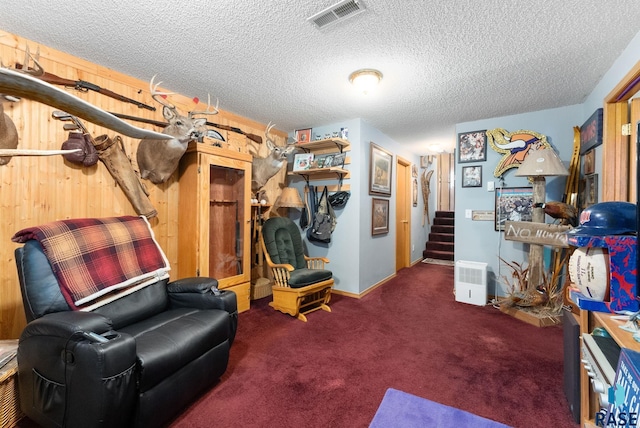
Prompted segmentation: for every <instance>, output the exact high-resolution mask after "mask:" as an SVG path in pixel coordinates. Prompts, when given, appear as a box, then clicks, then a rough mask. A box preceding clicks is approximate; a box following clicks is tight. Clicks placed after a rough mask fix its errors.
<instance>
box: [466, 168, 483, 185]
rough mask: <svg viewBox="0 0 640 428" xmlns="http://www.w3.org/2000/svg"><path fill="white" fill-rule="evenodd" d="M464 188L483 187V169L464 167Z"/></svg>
mask: <svg viewBox="0 0 640 428" xmlns="http://www.w3.org/2000/svg"><path fill="white" fill-rule="evenodd" d="M462 187H482V167H481V166H463V167H462Z"/></svg>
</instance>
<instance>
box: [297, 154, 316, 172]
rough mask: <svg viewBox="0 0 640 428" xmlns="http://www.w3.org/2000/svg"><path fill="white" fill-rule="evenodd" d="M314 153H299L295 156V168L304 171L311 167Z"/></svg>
mask: <svg viewBox="0 0 640 428" xmlns="http://www.w3.org/2000/svg"><path fill="white" fill-rule="evenodd" d="M312 163H313V153H298V154H296V155H294V157H293V170H294V171H304V170H305V169H309V168H311V164H312Z"/></svg>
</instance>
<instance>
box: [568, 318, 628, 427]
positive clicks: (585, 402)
mask: <svg viewBox="0 0 640 428" xmlns="http://www.w3.org/2000/svg"><path fill="white" fill-rule="evenodd" d="M615 315H616V314H608V313H604V312H592V311H584V310H581V311H580V334H581V335H582V334H585V333H586V334H590V333H591V332H592V331H593V329H594V328H596V327H601V328H604V329H605V330H607V332H608V333H609V335H611V337H612V338H613V340H615V341H616V343H617V344H618V345H619V346H620V347H621V348H629V349H632V350H634V351H638V352H640V343H638V342H636V341H635V340H634V339H633V334H632V333H631V332H628V331H626V330H623V329H621V328H620V326H621V325H624V323H625V322H626V321H619V320H615V319H613V318H612V317H613V316H615ZM581 358H582V357H581ZM598 409H599V406H598V399H597V397H596V396H595V394H594V393H593V390H592V389H591V381H590V379H589V376H588V375H587V371H586V370H585V368H584V365H583V364H580V422H581V426H583V427H589V428H591V427H593V428H595V427H596V424H595V420H594V419H593V417H594V415H595V413H596V411H597V410H598Z"/></svg>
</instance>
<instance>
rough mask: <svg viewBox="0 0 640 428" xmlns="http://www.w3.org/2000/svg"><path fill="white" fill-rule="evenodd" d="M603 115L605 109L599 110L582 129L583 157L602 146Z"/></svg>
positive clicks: (581, 152)
mask: <svg viewBox="0 0 640 428" xmlns="http://www.w3.org/2000/svg"><path fill="white" fill-rule="evenodd" d="M602 113H603V109H601V108H599V109H597V110H596V111H595V112H594V113H593V114H592V115H591V117H590V118H589V119H587V121H586V122H585V123H583V124H582V126H581V127H580V154H581V155H583V154H585V153H587V152H588V151H589V150H591V149H593V148H594V147H597V146H599V145H600V144H602Z"/></svg>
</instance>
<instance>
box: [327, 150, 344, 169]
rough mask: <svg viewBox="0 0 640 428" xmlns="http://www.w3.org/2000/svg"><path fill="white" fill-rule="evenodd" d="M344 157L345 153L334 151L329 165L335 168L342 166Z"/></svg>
mask: <svg viewBox="0 0 640 428" xmlns="http://www.w3.org/2000/svg"><path fill="white" fill-rule="evenodd" d="M346 158H347V154H346V153H336V154H335V155H333V159H331V166H332V167H336V168H343V167H344V161H345V159H346Z"/></svg>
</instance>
